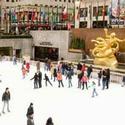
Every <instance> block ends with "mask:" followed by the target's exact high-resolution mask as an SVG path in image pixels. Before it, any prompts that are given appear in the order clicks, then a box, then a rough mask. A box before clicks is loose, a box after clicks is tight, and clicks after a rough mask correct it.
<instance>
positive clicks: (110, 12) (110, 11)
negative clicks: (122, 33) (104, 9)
mask: <svg viewBox="0 0 125 125" xmlns="http://www.w3.org/2000/svg"><path fill="white" fill-rule="evenodd" d="M111 18H112V0H110V8H109V27H111V24H112V23H111V21H112V19H111Z"/></svg>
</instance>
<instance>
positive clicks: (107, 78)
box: [106, 68, 110, 89]
mask: <svg viewBox="0 0 125 125" xmlns="http://www.w3.org/2000/svg"><path fill="white" fill-rule="evenodd" d="M109 82H110V69H109V68H108V69H106V89H108V88H109Z"/></svg>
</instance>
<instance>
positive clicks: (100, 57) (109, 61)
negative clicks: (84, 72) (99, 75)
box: [92, 29, 125, 67]
mask: <svg viewBox="0 0 125 125" xmlns="http://www.w3.org/2000/svg"><path fill="white" fill-rule="evenodd" d="M104 31H105V38H102V37H97V38H96V40H92V42H95V48H94V49H93V50H92V55H93V56H94V58H95V59H94V64H97V65H103V66H108V67H116V66H117V64H118V62H117V59H116V57H115V53H117V52H118V51H119V42H123V41H125V39H124V40H120V39H119V38H117V37H116V34H115V33H114V32H113V33H111V34H108V29H104Z"/></svg>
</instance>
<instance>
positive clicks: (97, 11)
mask: <svg viewBox="0 0 125 125" xmlns="http://www.w3.org/2000/svg"><path fill="white" fill-rule="evenodd" d="M98 7H99V2H98V1H97V6H96V21H98V13H99V10H98Z"/></svg>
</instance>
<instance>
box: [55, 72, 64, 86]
mask: <svg viewBox="0 0 125 125" xmlns="http://www.w3.org/2000/svg"><path fill="white" fill-rule="evenodd" d="M57 80H58V83H59V85H58V87H59V88H60V85H62V87H64V85H63V82H62V73H61V72H60V71H58V72H57Z"/></svg>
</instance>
